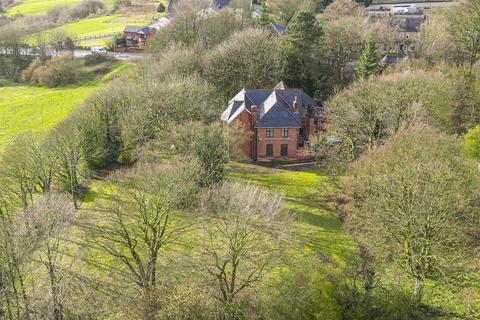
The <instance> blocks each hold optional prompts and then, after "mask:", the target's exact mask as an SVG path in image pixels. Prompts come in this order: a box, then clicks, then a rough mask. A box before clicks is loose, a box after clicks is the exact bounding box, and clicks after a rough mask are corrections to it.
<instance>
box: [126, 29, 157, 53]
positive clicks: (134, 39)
mask: <svg viewBox="0 0 480 320" xmlns="http://www.w3.org/2000/svg"><path fill="white" fill-rule="evenodd" d="M156 33H157V29H156V28H153V27H138V26H127V27H125V29H124V30H123V38H124V39H125V46H126V47H127V48H144V47H145V46H146V44H147V42H148V41H149V40H150V39H152V38H153V37H155V35H156Z"/></svg>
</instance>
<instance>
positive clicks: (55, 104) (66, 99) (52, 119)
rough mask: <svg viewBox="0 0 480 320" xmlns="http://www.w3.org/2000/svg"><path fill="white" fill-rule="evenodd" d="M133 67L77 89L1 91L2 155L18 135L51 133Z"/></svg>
mask: <svg viewBox="0 0 480 320" xmlns="http://www.w3.org/2000/svg"><path fill="white" fill-rule="evenodd" d="M129 67H130V65H129V64H118V65H115V66H114V68H113V70H112V71H111V72H110V73H108V74H106V75H105V76H104V77H103V78H101V79H100V80H96V81H91V82H90V83H88V84H85V85H82V86H76V87H62V88H45V87H37V86H23V85H22V86H10V87H0V151H1V150H2V149H3V148H4V147H5V145H6V144H7V143H8V141H9V139H11V137H12V136H13V135H15V134H18V133H21V132H25V131H36V132H45V131H48V130H49V129H51V128H52V127H53V126H55V124H57V123H58V122H59V121H61V120H62V119H64V118H65V117H66V116H68V115H69V114H70V113H71V112H72V111H73V110H75V109H76V108H78V107H80V106H81V105H82V103H83V102H84V101H85V100H86V99H87V98H88V97H89V96H90V95H91V94H92V93H93V92H95V91H96V90H97V89H99V88H100V87H101V86H102V85H103V84H105V83H106V82H108V81H110V80H111V79H113V78H115V77H116V76H118V74H120V73H121V72H124V71H125V70H127V69H129Z"/></svg>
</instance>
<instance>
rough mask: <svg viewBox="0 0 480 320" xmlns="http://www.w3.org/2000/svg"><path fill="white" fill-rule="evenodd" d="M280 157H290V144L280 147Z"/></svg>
mask: <svg viewBox="0 0 480 320" xmlns="http://www.w3.org/2000/svg"><path fill="white" fill-rule="evenodd" d="M280 155H281V156H282V157H287V156H288V144H282V145H281V146H280Z"/></svg>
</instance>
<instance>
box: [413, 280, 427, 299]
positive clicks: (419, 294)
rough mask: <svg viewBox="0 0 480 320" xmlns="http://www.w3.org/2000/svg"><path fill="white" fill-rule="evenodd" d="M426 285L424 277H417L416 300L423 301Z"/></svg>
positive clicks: (414, 294) (414, 293)
mask: <svg viewBox="0 0 480 320" xmlns="http://www.w3.org/2000/svg"><path fill="white" fill-rule="evenodd" d="M424 287H425V283H424V281H423V279H421V278H415V290H414V291H413V296H414V298H415V301H416V302H420V301H422V297H423V289H424Z"/></svg>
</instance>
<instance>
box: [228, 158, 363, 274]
mask: <svg viewBox="0 0 480 320" xmlns="http://www.w3.org/2000/svg"><path fill="white" fill-rule="evenodd" d="M252 168H253V169H254V171H253V172H252V171H251V169H252ZM245 169H246V170H245ZM255 171H258V172H255ZM229 179H234V180H240V181H243V182H245V183H253V184H256V185H260V186H262V187H265V188H267V189H270V190H272V191H275V192H279V193H282V194H284V195H285V199H286V202H287V206H288V208H289V209H290V211H291V213H292V214H294V215H295V218H296V222H295V238H296V239H297V241H298V242H297V245H298V248H299V249H301V251H302V252H303V253H304V254H307V255H308V254H313V255H317V254H320V255H326V256H328V257H329V258H331V259H333V260H334V261H335V262H336V263H337V264H338V265H340V266H343V265H345V262H346V261H347V260H348V259H349V258H351V257H352V255H353V254H355V250H356V249H355V244H354V242H353V241H352V239H351V238H350V236H349V235H348V234H347V233H346V232H345V231H344V230H343V227H342V223H341V222H340V219H339V218H338V215H337V213H336V211H335V206H334V203H332V202H331V201H328V196H329V195H330V194H332V193H333V192H334V186H333V185H332V183H331V181H330V178H329V177H328V176H324V175H322V174H320V173H319V172H313V171H312V172H295V171H286V170H275V169H268V168H262V167H256V166H249V165H240V164H236V165H235V166H234V168H233V171H232V172H231V173H230V174H229Z"/></svg>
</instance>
